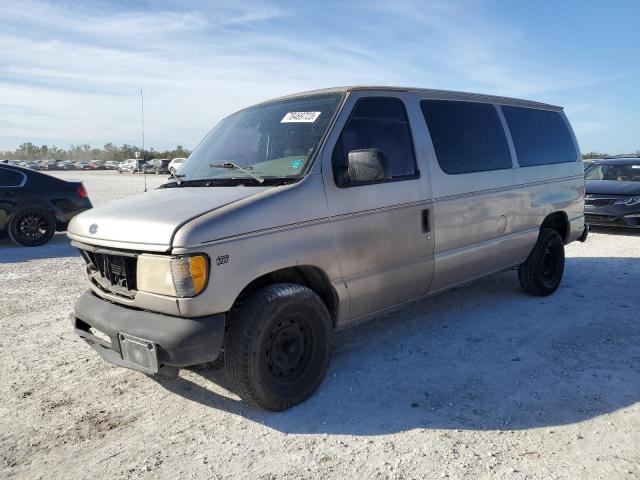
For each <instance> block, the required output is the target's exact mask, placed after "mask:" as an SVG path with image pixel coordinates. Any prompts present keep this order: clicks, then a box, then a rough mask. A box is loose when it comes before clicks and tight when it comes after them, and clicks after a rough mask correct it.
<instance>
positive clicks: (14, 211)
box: [0, 164, 91, 247]
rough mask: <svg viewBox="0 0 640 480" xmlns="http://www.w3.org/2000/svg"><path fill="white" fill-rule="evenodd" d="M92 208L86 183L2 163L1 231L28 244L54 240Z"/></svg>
mask: <svg viewBox="0 0 640 480" xmlns="http://www.w3.org/2000/svg"><path fill="white" fill-rule="evenodd" d="M89 208H91V202H90V201H89V196H88V195H87V191H86V189H85V188H84V185H83V184H82V182H70V181H65V180H61V179H59V178H55V177H52V176H50V175H46V174H44V173H39V172H35V171H33V170H30V169H28V168H21V167H17V166H11V165H4V164H0V234H2V235H5V234H8V235H9V237H10V238H11V240H13V242H15V243H16V244H18V245H22V246H25V247H36V246H38V245H43V244H45V243H47V242H48V241H49V240H51V237H53V235H54V233H55V232H56V231H64V230H66V229H67V225H68V224H69V221H70V220H71V219H72V218H73V217H74V216H75V215H77V214H78V213H80V212H83V211H85V210H88V209H89Z"/></svg>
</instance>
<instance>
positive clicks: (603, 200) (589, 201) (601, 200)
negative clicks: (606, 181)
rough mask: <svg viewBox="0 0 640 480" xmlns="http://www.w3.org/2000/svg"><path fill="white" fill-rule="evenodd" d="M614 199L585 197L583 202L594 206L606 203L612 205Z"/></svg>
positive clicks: (603, 205) (602, 205) (605, 204)
mask: <svg viewBox="0 0 640 480" xmlns="http://www.w3.org/2000/svg"><path fill="white" fill-rule="evenodd" d="M615 201H616V199H615V198H586V199H585V201H584V203H585V204H586V205H593V206H594V207H606V206H607V205H613V203H614V202H615Z"/></svg>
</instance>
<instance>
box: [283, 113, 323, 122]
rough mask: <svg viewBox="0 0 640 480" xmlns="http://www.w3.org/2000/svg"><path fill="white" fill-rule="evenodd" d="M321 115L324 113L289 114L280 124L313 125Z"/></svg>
mask: <svg viewBox="0 0 640 480" xmlns="http://www.w3.org/2000/svg"><path fill="white" fill-rule="evenodd" d="M321 113H322V112H289V113H287V114H286V115H285V116H284V117H282V120H280V123H293V122H299V123H313V122H315V121H316V120H317V119H318V117H319V116H320V114H321Z"/></svg>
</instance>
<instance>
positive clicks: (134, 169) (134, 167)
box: [118, 158, 146, 173]
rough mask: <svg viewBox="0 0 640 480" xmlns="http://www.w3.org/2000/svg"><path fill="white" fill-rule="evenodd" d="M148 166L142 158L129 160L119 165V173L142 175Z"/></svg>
mask: <svg viewBox="0 0 640 480" xmlns="http://www.w3.org/2000/svg"><path fill="white" fill-rule="evenodd" d="M145 164H146V161H145V160H142V159H141V158H127V159H126V160H125V161H124V162H120V164H119V165H118V173H123V172H129V173H140V172H142V171H143V169H144V168H146V167H145Z"/></svg>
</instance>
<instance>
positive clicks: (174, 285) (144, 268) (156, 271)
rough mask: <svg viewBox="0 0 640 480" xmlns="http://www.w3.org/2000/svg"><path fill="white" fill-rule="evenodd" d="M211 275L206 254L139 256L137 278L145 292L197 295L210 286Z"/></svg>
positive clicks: (182, 295) (179, 295)
mask: <svg viewBox="0 0 640 480" xmlns="http://www.w3.org/2000/svg"><path fill="white" fill-rule="evenodd" d="M208 275H209V261H208V259H207V257H206V256H205V255H188V256H181V257H171V256H165V255H140V256H138V266H137V270H136V282H137V286H138V290H140V291H142V292H149V293H157V294H159V295H169V296H171V297H181V298H183V297H195V296H196V295H198V294H199V293H200V292H202V291H203V290H204V288H205V287H206V286H207V280H208Z"/></svg>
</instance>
